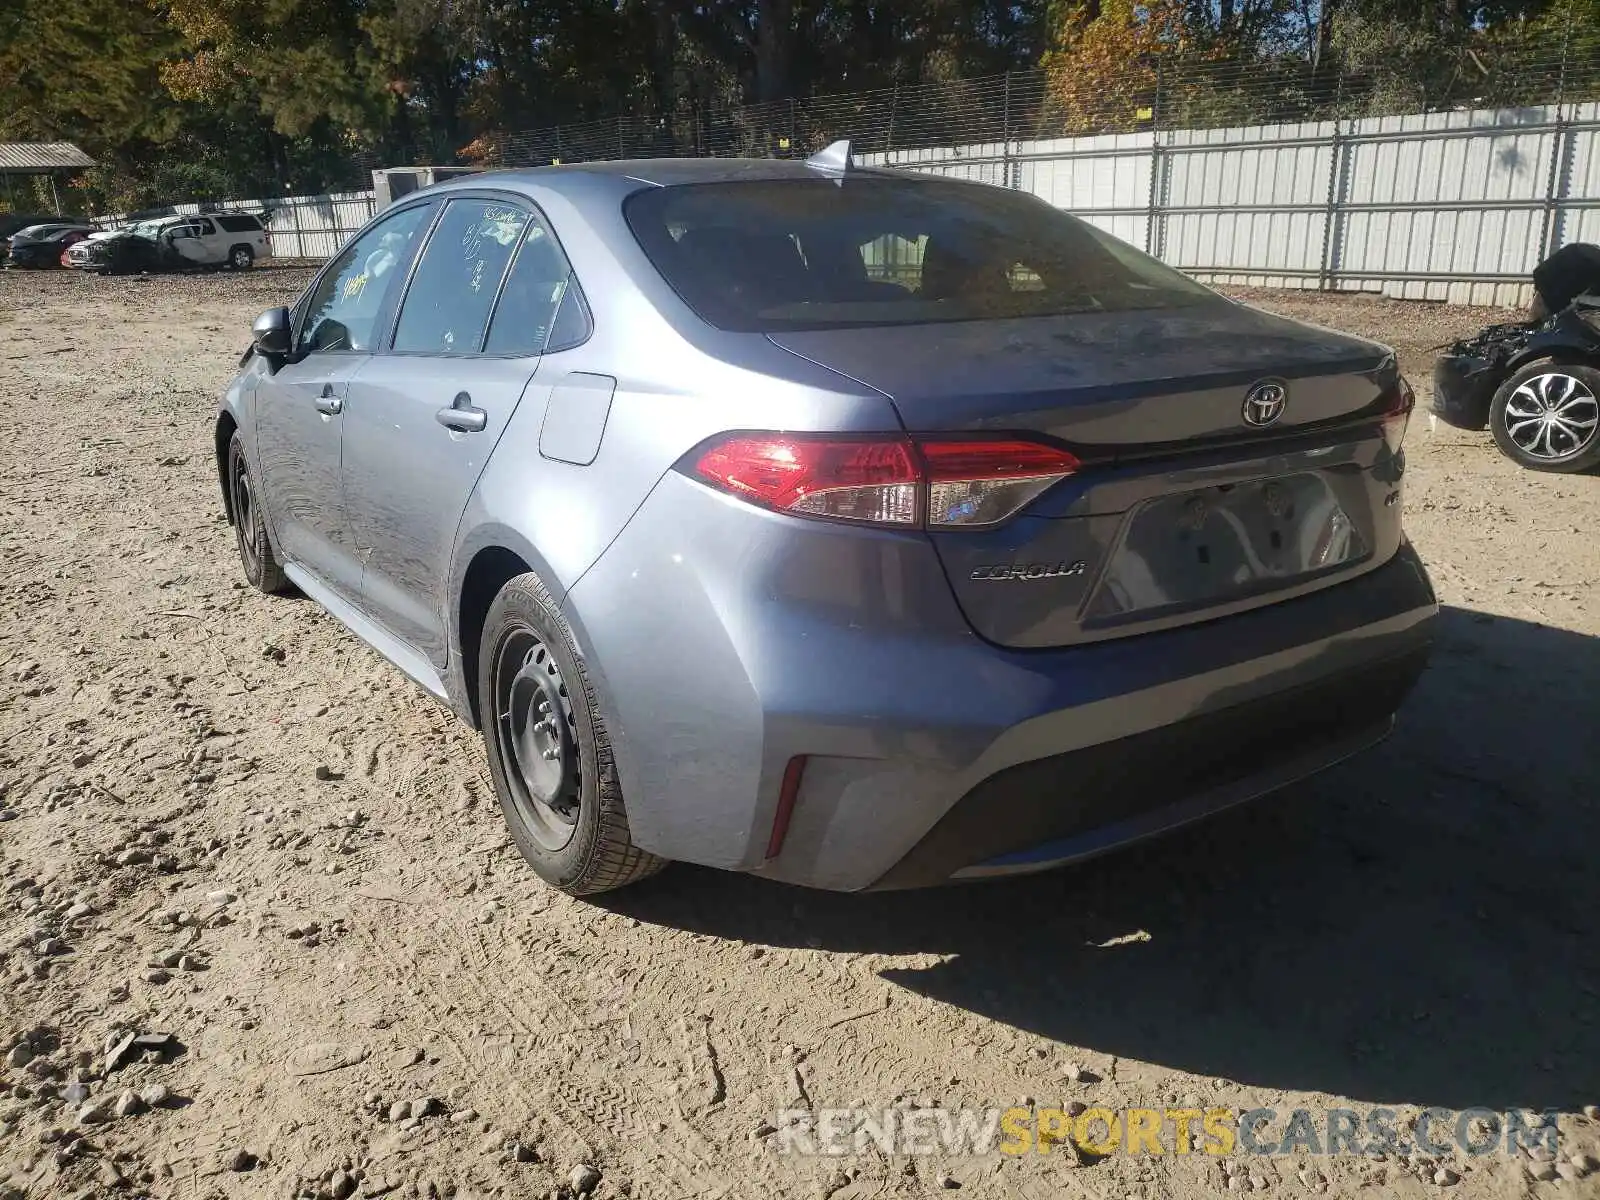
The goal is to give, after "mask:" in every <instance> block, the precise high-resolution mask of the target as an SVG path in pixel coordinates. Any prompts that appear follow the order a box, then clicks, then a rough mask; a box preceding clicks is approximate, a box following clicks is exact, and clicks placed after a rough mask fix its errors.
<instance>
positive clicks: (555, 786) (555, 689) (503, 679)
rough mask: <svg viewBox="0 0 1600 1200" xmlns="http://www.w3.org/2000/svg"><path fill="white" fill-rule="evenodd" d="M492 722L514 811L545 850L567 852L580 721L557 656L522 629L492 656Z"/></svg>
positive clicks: (579, 780)
mask: <svg viewBox="0 0 1600 1200" xmlns="http://www.w3.org/2000/svg"><path fill="white" fill-rule="evenodd" d="M494 720H495V724H496V726H497V728H498V732H499V736H498V737H497V738H496V743H497V747H498V752H499V758H500V767H501V772H502V774H503V775H504V777H505V780H506V784H507V787H508V788H509V790H510V793H511V796H510V799H511V802H512V804H513V805H514V806H515V807H516V809H517V811H518V813H519V815H520V816H521V817H522V819H523V823H524V824H525V825H526V826H527V829H528V832H529V833H530V834H532V835H533V839H534V841H536V842H538V843H539V845H540V846H541V847H542V848H543V849H545V850H549V851H558V850H561V849H563V848H565V847H566V845H567V843H568V842H570V841H571V840H572V837H573V834H574V833H576V832H577V828H578V816H579V811H580V809H581V804H582V795H583V771H582V763H581V759H580V755H579V750H578V721H577V717H576V715H575V714H574V712H573V710H572V701H571V698H570V697H569V696H568V694H567V685H566V680H565V679H564V678H563V677H562V674H561V668H560V667H559V666H558V665H557V664H556V660H555V656H554V655H552V654H551V653H550V647H549V646H547V645H546V644H545V643H544V641H543V640H542V639H541V638H540V637H539V636H538V635H537V634H536V633H534V631H533V630H532V629H530V628H528V627H527V626H517V627H516V628H513V629H511V630H510V631H508V632H507V633H506V634H505V636H504V637H503V638H502V639H501V641H500V646H499V649H498V650H497V651H496V653H495V659H494Z"/></svg>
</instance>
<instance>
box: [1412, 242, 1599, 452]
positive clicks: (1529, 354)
mask: <svg viewBox="0 0 1600 1200" xmlns="http://www.w3.org/2000/svg"><path fill="white" fill-rule="evenodd" d="M1533 285H1534V290H1535V293H1536V295H1535V298H1534V303H1533V305H1532V307H1531V308H1530V309H1529V312H1528V319H1527V320H1526V321H1513V322H1510V323H1508V324H1501V325H1489V326H1487V327H1485V328H1484V329H1482V330H1480V331H1479V332H1478V334H1477V335H1476V336H1474V337H1470V338H1466V339H1464V340H1462V341H1459V342H1456V343H1455V344H1454V345H1452V346H1449V347H1447V348H1446V349H1445V352H1444V353H1443V354H1442V355H1441V356H1440V357H1439V360H1438V362H1437V363H1435V365H1434V369H1433V411H1434V413H1435V414H1436V415H1437V416H1438V417H1439V419H1440V420H1442V421H1444V422H1446V423H1447V424H1450V425H1454V426H1456V427H1457V428H1459V429H1473V430H1476V429H1483V428H1484V427H1485V426H1487V427H1488V429H1489V432H1490V433H1491V434H1492V435H1493V436H1494V441H1495V445H1496V446H1498V447H1499V448H1500V452H1501V453H1502V454H1504V455H1505V456H1506V457H1507V458H1509V459H1511V460H1512V461H1513V462H1515V463H1518V464H1519V465H1521V466H1524V467H1527V468H1528V469H1529V470H1532V471H1558V472H1566V473H1571V472H1578V471H1590V470H1593V469H1594V468H1595V467H1596V466H1600V246H1597V245H1591V244H1589V243H1585V242H1573V243H1570V244H1568V245H1566V246H1563V247H1562V248H1561V249H1559V250H1557V251H1556V252H1555V253H1554V254H1552V255H1551V256H1550V257H1549V258H1547V259H1545V260H1544V262H1542V263H1540V264H1539V265H1538V266H1537V267H1535V268H1534V270H1533Z"/></svg>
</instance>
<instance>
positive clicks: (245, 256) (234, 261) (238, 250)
mask: <svg viewBox="0 0 1600 1200" xmlns="http://www.w3.org/2000/svg"><path fill="white" fill-rule="evenodd" d="M255 261H256V255H255V251H253V250H251V249H250V247H249V246H235V247H234V248H233V249H232V250H230V251H228V266H229V267H231V268H232V269H233V270H235V271H248V270H249V269H250V268H251V266H252V265H253V264H254V263H255Z"/></svg>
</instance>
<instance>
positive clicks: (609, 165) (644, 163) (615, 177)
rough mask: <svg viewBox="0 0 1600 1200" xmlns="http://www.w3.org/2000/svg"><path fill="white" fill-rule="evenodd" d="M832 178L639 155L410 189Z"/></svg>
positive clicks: (584, 188) (776, 162) (798, 166)
mask: <svg viewBox="0 0 1600 1200" xmlns="http://www.w3.org/2000/svg"><path fill="white" fill-rule="evenodd" d="M849 174H850V175H872V176H879V177H882V178H890V179H915V180H925V179H928V178H929V177H928V176H926V175H917V174H910V173H906V172H901V171H885V170H881V169H877V168H873V167H855V166H853V167H851V168H850V172H849ZM830 178H836V176H834V175H832V174H831V173H828V172H824V171H821V170H819V169H818V168H816V167H813V166H810V165H809V164H807V163H806V161H805V160H803V159H782V158H638V159H615V160H611V161H606V162H582V163H573V164H571V165H567V164H562V165H560V166H549V167H514V168H507V169H501V170H494V171H483V172H479V173H476V174H472V175H458V176H456V177H455V178H453V179H448V180H445V181H443V182H441V183H437V184H434V185H433V186H432V187H428V188H422V189H419V191H418V192H413V193H411V194H412V195H418V194H420V193H421V192H434V193H437V192H445V191H467V190H470V189H472V188H475V187H476V188H481V187H510V188H513V189H515V190H517V191H523V190H539V189H547V190H550V191H555V192H561V193H565V194H568V195H575V194H578V193H585V192H593V191H595V190H609V191H613V192H614V191H618V190H620V191H624V192H628V191H635V190H637V189H639V188H641V187H652V186H654V187H673V186H676V185H679V184H690V183H734V182H748V181H751V180H780V179H793V180H803V179H830Z"/></svg>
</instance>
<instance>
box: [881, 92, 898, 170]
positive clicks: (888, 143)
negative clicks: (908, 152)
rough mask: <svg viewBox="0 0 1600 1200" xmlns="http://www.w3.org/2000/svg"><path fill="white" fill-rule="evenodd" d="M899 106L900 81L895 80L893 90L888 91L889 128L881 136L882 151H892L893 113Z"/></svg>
mask: <svg viewBox="0 0 1600 1200" xmlns="http://www.w3.org/2000/svg"><path fill="white" fill-rule="evenodd" d="M899 108H900V83H899V81H898V80H896V81H895V85H894V91H892V92H890V93H889V130H888V132H887V133H885V134H884V137H883V152H884V153H885V154H892V153H893V152H894V115H895V113H896V112H897V111H898V110H899Z"/></svg>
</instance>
